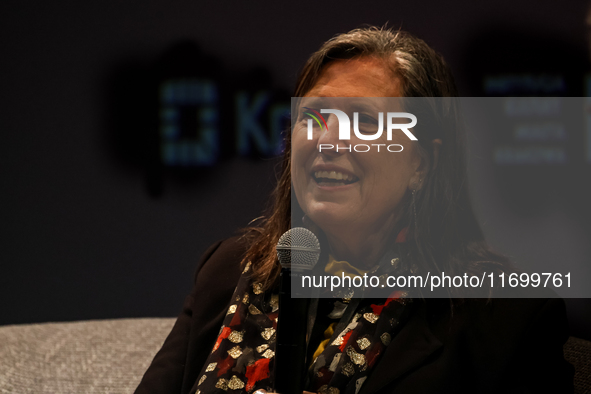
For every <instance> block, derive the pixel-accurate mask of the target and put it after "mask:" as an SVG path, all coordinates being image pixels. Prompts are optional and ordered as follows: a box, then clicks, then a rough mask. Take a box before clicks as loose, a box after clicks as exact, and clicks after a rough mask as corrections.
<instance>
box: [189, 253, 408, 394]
mask: <svg viewBox="0 0 591 394" xmlns="http://www.w3.org/2000/svg"><path fill="white" fill-rule="evenodd" d="M393 262H394V260H393ZM250 266H251V264H250V263H248V264H247V265H246V267H245V269H244V271H243V272H242V275H241V277H240V280H239V281H238V285H237V287H236V290H235V292H234V294H233V296H232V303H231V305H230V307H229V308H228V312H227V313H226V317H225V318H224V322H223V324H222V327H221V328H220V332H219V335H218V338H217V341H216V342H215V344H214V346H213V349H212V351H211V354H210V355H209V357H208V359H207V361H206V362H205V364H204V366H203V368H202V370H201V373H200V374H199V380H198V382H197V390H196V394H209V393H226V392H231V393H252V392H253V391H255V390H257V389H264V390H267V391H272V388H273V372H272V371H273V367H274V361H275V357H274V356H275V338H276V335H275V331H276V329H277V317H278V309H279V305H278V304H279V302H278V301H279V298H278V295H277V294H275V293H272V292H264V291H263V290H262V285H261V284H260V283H252V281H251V280H250V278H249V271H250ZM377 273H379V272H377ZM406 297H407V293H405V292H403V291H395V292H394V293H392V295H391V296H390V297H389V298H387V299H386V300H385V301H384V300H383V299H381V300H373V301H377V302H372V300H368V299H364V300H362V301H361V302H360V303H359V306H358V307H357V308H356V309H357V313H355V314H354V315H353V316H352V318H351V320H350V321H348V322H347V321H345V322H342V321H341V322H342V324H339V325H338V326H337V327H344V328H343V329H337V330H336V331H335V333H334V334H333V336H332V338H330V341H329V344H328V345H327V346H326V347H325V348H324V350H323V352H322V353H321V354H320V356H318V357H317V358H316V360H315V361H314V363H313V364H312V366H311V367H310V370H309V376H308V385H307V390H308V391H313V392H317V393H319V394H357V393H358V392H359V390H360V389H361V386H362V385H363V383H364V382H365V380H366V379H367V377H368V375H369V374H370V372H371V370H372V369H373V367H374V366H375V365H376V364H377V362H378V360H379V358H380V356H381V355H382V354H383V353H384V350H385V349H386V347H387V346H388V344H389V343H390V341H391V339H392V337H393V336H394V335H396V333H397V332H398V330H399V329H400V327H401V326H402V325H403V323H404V321H405V320H406V317H407V316H408V314H409V310H410V308H409V307H407V305H408V304H409V303H410V301H411V300H410V299H409V298H406ZM343 301H344V302H348V301H349V300H343ZM351 307H354V305H351ZM351 312H352V311H351ZM345 315H347V314H345ZM348 315H352V313H349V314H348Z"/></svg>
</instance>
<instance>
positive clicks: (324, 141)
mask: <svg viewBox="0 0 591 394" xmlns="http://www.w3.org/2000/svg"><path fill="white" fill-rule="evenodd" d="M323 126H324V127H323V128H322V130H321V131H320V136H319V137H318V142H317V145H318V146H317V148H318V150H319V151H320V152H321V153H324V154H329V155H341V154H343V153H344V152H348V151H349V149H350V148H349V146H350V145H349V141H346V140H339V122H338V119H337V117H336V116H335V115H333V114H331V115H330V116H329V117H328V118H327V119H326V125H323Z"/></svg>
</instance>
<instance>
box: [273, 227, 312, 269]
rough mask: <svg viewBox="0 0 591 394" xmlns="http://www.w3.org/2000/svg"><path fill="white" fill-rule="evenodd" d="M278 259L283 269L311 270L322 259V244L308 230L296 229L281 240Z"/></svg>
mask: <svg viewBox="0 0 591 394" xmlns="http://www.w3.org/2000/svg"><path fill="white" fill-rule="evenodd" d="M277 257H278V258H279V263H280V264H281V268H288V269H297V270H305V271H308V270H311V269H312V268H314V266H315V265H316V263H317V262H318V258H319V257H320V243H319V242H318V238H316V235H314V233H313V232H312V231H310V230H308V229H307V228H303V227H295V228H292V229H291V230H288V231H286V232H285V234H283V235H282V236H281V238H279V242H278V243H277Z"/></svg>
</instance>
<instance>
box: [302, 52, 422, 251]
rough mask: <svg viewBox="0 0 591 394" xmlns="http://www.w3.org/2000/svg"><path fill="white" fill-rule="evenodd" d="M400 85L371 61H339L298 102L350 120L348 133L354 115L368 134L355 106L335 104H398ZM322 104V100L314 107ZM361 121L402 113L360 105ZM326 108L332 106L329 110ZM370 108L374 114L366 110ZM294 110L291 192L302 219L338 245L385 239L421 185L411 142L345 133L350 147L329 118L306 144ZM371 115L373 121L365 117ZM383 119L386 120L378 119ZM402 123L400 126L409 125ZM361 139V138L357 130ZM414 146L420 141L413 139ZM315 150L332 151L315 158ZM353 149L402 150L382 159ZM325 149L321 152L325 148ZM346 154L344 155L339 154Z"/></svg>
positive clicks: (399, 136) (305, 122)
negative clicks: (399, 147) (348, 240)
mask: <svg viewBox="0 0 591 394" xmlns="http://www.w3.org/2000/svg"><path fill="white" fill-rule="evenodd" d="M401 92H402V89H401V81H400V80H399V78H397V77H393V74H392V71H391V70H389V69H387V68H386V67H385V65H384V64H383V63H382V62H381V61H380V60H377V59H373V58H359V59H352V60H337V61H333V62H332V63H329V65H327V66H326V67H325V69H324V70H323V72H322V74H321V76H320V78H319V80H318V82H317V83H316V85H315V86H314V87H313V88H312V89H311V90H310V91H309V92H308V93H307V94H306V96H305V98H304V99H302V103H303V104H302V107H303V106H306V107H309V108H310V107H311V108H313V109H315V110H317V111H319V112H320V109H321V108H323V109H329V108H339V109H341V110H343V111H344V112H346V113H347V114H348V115H349V118H350V120H351V128H353V114H352V112H353V111H355V112H359V116H360V117H359V120H360V123H359V125H360V129H362V127H366V129H367V130H368V133H369V132H370V131H371V134H374V133H375V131H376V130H377V123H375V124H373V123H372V124H370V123H371V121H372V119H369V120H368V121H367V123H368V125H366V126H362V123H365V120H364V119H366V120H367V119H368V118H366V117H365V115H364V114H363V111H361V110H359V109H358V108H359V107H357V106H356V104H354V102H355V101H356V100H357V101H360V100H359V99H336V98H339V97H401ZM317 98H321V99H317ZM362 101H364V102H365V103H366V104H367V103H369V104H370V106H369V107H368V108H373V109H374V110H368V111H367V115H369V116H370V117H372V118H374V119H377V117H378V112H384V113H385V112H403V110H402V109H401V108H400V107H399V108H394V109H393V108H385V106H386V104H385V102H386V101H387V100H376V99H373V100H372V99H366V100H362ZM330 105H332V106H330ZM371 105H373V107H371ZM380 106H381V107H380ZM302 107H300V110H299V112H298V117H297V121H296V123H295V124H294V126H293V133H292V142H291V144H292V160H291V174H292V184H293V188H294V190H295V194H296V197H297V200H298V202H299V204H300V206H301V208H302V209H303V211H304V212H305V213H306V214H307V216H308V217H309V218H310V219H311V220H312V221H313V222H314V223H315V224H317V225H318V226H319V227H320V228H321V229H322V230H323V231H324V232H325V233H327V235H328V236H329V239H330V238H337V239H339V238H340V237H341V235H342V237H343V238H345V239H346V238H347V237H348V238H351V236H358V237H359V238H363V237H366V236H371V235H372V234H378V233H380V232H381V234H385V232H388V233H389V232H391V231H392V229H393V227H394V225H395V223H396V221H397V219H398V218H399V216H400V208H401V207H402V203H403V200H404V198H405V195H406V193H407V192H408V191H409V189H410V190H412V189H414V188H416V186H417V182H418V181H419V178H420V173H419V167H420V165H421V159H420V156H419V154H418V151H417V148H418V146H417V142H416V141H411V140H410V139H409V138H408V137H407V136H406V135H405V134H404V133H403V132H401V131H400V130H394V132H393V133H392V140H391V141H388V140H387V139H386V137H387V133H386V119H384V132H383V134H382V136H381V137H380V138H379V139H378V140H374V141H365V140H361V139H359V138H358V137H356V135H355V133H354V132H353V130H351V139H350V140H339V139H338V137H339V136H338V130H339V127H338V121H337V117H336V116H335V115H333V114H331V115H330V116H328V118H327V114H325V115H324V117H325V119H326V122H327V126H328V127H323V128H322V129H321V128H320V127H318V126H317V125H315V126H314V129H313V130H314V131H313V137H312V139H311V140H310V139H308V134H307V130H308V119H311V118H310V117H309V116H306V115H305V114H304V113H305V112H310V111H309V110H305V109H303V108H302ZM370 112H371V113H370ZM384 118H385V117H384ZM408 121H409V120H408V119H405V120H402V121H401V122H400V123H407V122H408ZM314 123H316V122H314ZM362 131H363V130H362ZM419 138H420V137H419ZM320 144H330V145H333V146H335V147H336V146H338V147H339V148H340V149H339V152H337V151H336V149H323V150H322V152H320V151H319V147H320ZM356 144H385V146H388V145H391V144H400V145H402V146H403V150H402V152H397V153H395V152H388V151H387V150H386V149H385V146H382V147H381V148H380V151H379V152H378V151H377V148H376V147H375V146H372V149H371V150H370V151H369V152H354V151H352V152H349V151H348V147H349V146H353V145H356ZM324 146H326V145H324ZM343 148H347V150H345V149H343Z"/></svg>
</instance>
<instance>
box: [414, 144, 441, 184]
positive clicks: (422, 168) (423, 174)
mask: <svg viewBox="0 0 591 394" xmlns="http://www.w3.org/2000/svg"><path fill="white" fill-rule="evenodd" d="M431 143H432V144H433V162H430V160H429V159H428V158H425V157H421V158H420V160H419V163H418V166H417V169H416V172H415V174H414V175H413V176H412V178H411V179H410V182H409V184H408V188H409V190H411V191H412V190H420V189H421V188H422V187H423V184H424V181H425V179H426V178H427V174H428V173H429V171H431V170H434V169H435V168H436V167H437V163H438V161H439V150H440V149H441V145H442V144H443V143H442V141H441V139H439V138H436V139H434V140H433V141H431Z"/></svg>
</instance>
